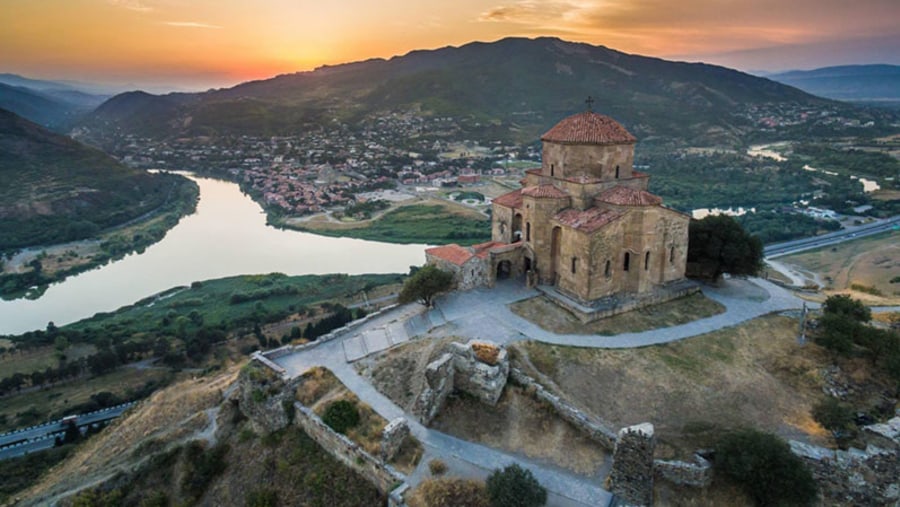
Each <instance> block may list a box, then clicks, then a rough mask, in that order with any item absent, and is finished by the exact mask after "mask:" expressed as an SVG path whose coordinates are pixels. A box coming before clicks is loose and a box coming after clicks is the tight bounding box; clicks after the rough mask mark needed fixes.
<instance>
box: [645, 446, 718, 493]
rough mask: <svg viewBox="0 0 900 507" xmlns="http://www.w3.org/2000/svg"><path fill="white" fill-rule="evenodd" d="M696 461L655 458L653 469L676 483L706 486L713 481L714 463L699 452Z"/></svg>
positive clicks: (661, 476)
mask: <svg viewBox="0 0 900 507" xmlns="http://www.w3.org/2000/svg"><path fill="white" fill-rule="evenodd" d="M694 461H695V462H694V463H686V462H684V461H666V460H661V459H658V460H654V461H653V471H654V472H655V473H656V475H658V476H659V477H660V478H661V479H665V480H667V481H669V482H672V483H675V484H682V485H685V486H694V487H697V488H705V487H706V486H709V484H710V483H711V482H712V474H713V471H712V464H711V463H710V462H709V461H707V460H706V459H705V458H704V457H703V456H700V455H699V454H695V455H694Z"/></svg>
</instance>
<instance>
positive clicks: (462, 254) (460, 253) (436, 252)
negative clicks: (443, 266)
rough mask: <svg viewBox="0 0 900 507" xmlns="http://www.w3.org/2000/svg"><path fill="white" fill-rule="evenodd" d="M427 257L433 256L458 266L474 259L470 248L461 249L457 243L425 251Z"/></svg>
mask: <svg viewBox="0 0 900 507" xmlns="http://www.w3.org/2000/svg"><path fill="white" fill-rule="evenodd" d="M425 255H431V256H434V257H437V258H438V259H443V260H445V261H447V262H452V263H453V264H456V265H457V266H462V265H463V264H465V263H466V262H468V261H469V259H471V258H472V252H470V251H469V249H468V248H464V247H461V246H459V245H457V244H456V243H452V244H450V245H444V246H436V247H433V248H427V249H425Z"/></svg>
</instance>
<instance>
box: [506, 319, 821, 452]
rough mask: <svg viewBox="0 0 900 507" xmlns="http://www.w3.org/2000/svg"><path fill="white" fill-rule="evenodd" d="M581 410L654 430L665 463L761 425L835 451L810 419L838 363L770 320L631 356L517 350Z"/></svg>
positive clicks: (787, 323)
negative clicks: (829, 369) (826, 370)
mask: <svg viewBox="0 0 900 507" xmlns="http://www.w3.org/2000/svg"><path fill="white" fill-rule="evenodd" d="M516 348H517V349H519V350H520V351H521V353H527V354H528V356H529V357H530V360H531V363H532V364H534V365H535V367H537V368H538V369H539V370H541V372H542V373H543V374H545V375H547V376H548V377H550V379H552V381H553V382H554V383H555V384H556V386H558V389H560V390H561V391H563V392H565V393H566V394H567V396H568V397H569V398H570V399H572V400H573V401H575V402H576V403H577V404H578V405H579V406H581V407H583V408H585V409H586V410H588V411H590V412H592V413H594V415H596V416H598V417H600V418H601V419H604V420H606V421H609V422H610V423H611V424H613V425H614V426H615V427H622V426H628V425H632V424H637V423H641V422H645V421H649V422H652V423H653V424H654V426H655V427H656V434H657V436H658V438H659V441H660V445H659V447H658V454H659V456H660V457H663V458H668V457H675V456H677V457H689V456H690V454H691V453H692V452H693V451H694V450H695V449H697V448H701V447H707V446H709V445H710V444H711V443H712V441H713V440H714V439H715V438H716V437H717V436H718V435H720V434H721V432H722V431H723V430H726V429H730V428H736V427H742V426H753V427H756V428H760V429H763V430H767V431H772V432H775V433H779V434H781V435H782V436H790V437H806V438H808V439H809V440H811V441H814V442H817V443H827V438H826V435H825V431H824V430H823V429H822V428H821V427H819V426H818V425H817V424H816V423H815V422H814V421H813V420H812V417H811V415H810V411H811V407H812V405H813V404H815V403H816V402H817V401H818V400H819V399H821V397H822V390H821V389H822V379H821V375H820V371H821V369H822V368H823V367H824V366H826V365H828V364H830V361H829V359H828V358H829V356H828V354H827V353H826V352H825V351H824V350H823V349H821V348H820V347H819V346H817V345H815V344H811V343H810V344H806V345H799V344H798V343H797V321H796V320H794V319H791V318H787V317H781V316H768V317H762V318H758V319H755V320H753V321H750V322H747V323H744V324H741V325H739V326H736V327H733V328H728V329H723V330H720V331H717V332H714V333H709V334H706V335H703V336H699V337H696V338H690V339H687V340H682V341H679V342H675V343H671V344H667V345H662V346H654V347H646V348H641V349H631V350H599V349H579V348H574V347H558V346H551V345H545V344H540V343H534V342H527V343H525V344H523V345H517V346H516Z"/></svg>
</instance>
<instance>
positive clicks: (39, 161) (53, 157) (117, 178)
mask: <svg viewBox="0 0 900 507" xmlns="http://www.w3.org/2000/svg"><path fill="white" fill-rule="evenodd" d="M173 178H175V179H178V180H180V178H178V177H175V176H173V175H155V174H148V173H146V172H143V171H138V170H135V169H130V168H128V167H125V166H124V165H122V164H120V163H119V162H117V161H116V160H115V159H113V158H112V157H110V156H109V155H106V154H105V153H103V152H101V151H99V150H96V149H94V148H89V147H87V146H84V145H82V144H80V143H78V142H76V141H74V140H72V139H70V138H68V137H65V136H62V135H59V134H54V133H53V132H50V131H48V130H46V129H44V128H43V127H41V126H40V125H37V124H35V123H33V122H31V121H28V120H26V119H24V118H22V117H20V116H18V115H16V114H15V113H12V112H10V111H6V110H3V109H0V252H2V251H4V250H8V249H12V248H20V247H24V246H29V245H35V244H46V243H49V242H63V241H69V240H75V239H81V238H84V237H88V236H91V235H93V234H95V233H96V232H98V231H99V230H100V229H103V228H106V227H110V226H113V225H118V224H120V223H123V222H125V221H128V220H131V219H133V218H136V217H138V216H141V215H142V214H144V213H146V212H148V211H151V210H154V209H156V208H157V207H159V206H160V205H161V204H162V203H163V202H165V201H166V199H167V197H168V195H169V192H170V190H171V189H172V187H173Z"/></svg>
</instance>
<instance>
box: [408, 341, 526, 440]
mask: <svg viewBox="0 0 900 507" xmlns="http://www.w3.org/2000/svg"><path fill="white" fill-rule="evenodd" d="M475 347H483V350H492V351H494V352H496V355H495V356H493V355H492V358H491V360H490V361H489V362H490V363H493V364H488V363H486V362H485V361H484V360H483V359H484V357H479V353H478V352H476V350H475ZM508 376H509V357H508V356H507V353H506V349H504V348H503V347H500V346H499V345H496V344H494V343H492V342H488V341H482V340H472V341H470V342H468V343H466V344H462V343H451V344H449V345H448V346H447V352H446V353H444V354H443V355H441V357H439V358H438V359H436V360H435V361H432V362H431V363H429V364H428V366H427V367H426V368H425V389H423V390H422V393H421V394H419V397H418V398H416V402H415V404H414V405H413V410H412V412H413V414H414V415H415V416H416V417H418V418H419V421H421V422H422V424H425V425H428V424H430V423H431V421H432V420H434V418H435V417H436V416H437V415H438V413H440V411H441V408H443V406H444V402H445V401H446V400H447V396H448V395H449V394H450V393H451V392H452V391H453V390H454V389H459V390H460V391H465V392H467V393H469V394H471V395H473V396H475V397H476V398H478V399H479V400H481V401H482V402H484V403H487V404H489V405H496V404H497V400H498V399H500V395H501V394H502V393H503V388H504V387H505V386H506V379H507V377H508Z"/></svg>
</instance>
